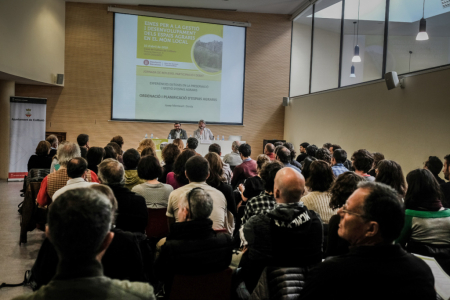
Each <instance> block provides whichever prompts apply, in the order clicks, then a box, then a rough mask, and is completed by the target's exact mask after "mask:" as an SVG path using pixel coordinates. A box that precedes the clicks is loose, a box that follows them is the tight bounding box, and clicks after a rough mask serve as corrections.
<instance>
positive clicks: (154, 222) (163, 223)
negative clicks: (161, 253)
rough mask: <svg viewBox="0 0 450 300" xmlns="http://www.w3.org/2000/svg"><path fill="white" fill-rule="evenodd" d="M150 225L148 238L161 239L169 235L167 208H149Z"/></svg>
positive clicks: (147, 230) (146, 230) (148, 225)
mask: <svg viewBox="0 0 450 300" xmlns="http://www.w3.org/2000/svg"><path fill="white" fill-rule="evenodd" d="M147 212H148V223H147V228H146V229H145V233H146V234H147V236H148V237H153V238H157V239H161V238H163V237H166V236H167V235H168V234H169V225H168V224H167V216H166V212H167V209H166V208H147Z"/></svg>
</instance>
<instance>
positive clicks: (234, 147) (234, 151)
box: [223, 141, 242, 170]
mask: <svg viewBox="0 0 450 300" xmlns="http://www.w3.org/2000/svg"><path fill="white" fill-rule="evenodd" d="M240 146H241V143H240V142H239V141H233V143H232V144H231V153H228V154H226V155H225V156H224V157H223V162H224V163H226V164H229V165H230V168H231V170H234V168H235V167H236V166H238V165H240V164H242V158H241V155H240V154H239V147H240Z"/></svg>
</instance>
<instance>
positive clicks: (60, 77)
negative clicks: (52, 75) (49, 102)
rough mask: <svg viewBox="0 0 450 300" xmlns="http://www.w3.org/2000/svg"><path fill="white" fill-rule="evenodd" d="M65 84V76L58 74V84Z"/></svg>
mask: <svg viewBox="0 0 450 300" xmlns="http://www.w3.org/2000/svg"><path fill="white" fill-rule="evenodd" d="M63 82H64V74H58V75H57V76H56V83H57V84H63Z"/></svg>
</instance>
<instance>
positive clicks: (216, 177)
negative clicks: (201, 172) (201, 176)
mask: <svg viewBox="0 0 450 300" xmlns="http://www.w3.org/2000/svg"><path fill="white" fill-rule="evenodd" d="M205 158H206V160H207V161H208V163H209V177H208V178H207V179H206V183H207V184H209V185H210V186H212V187H217V186H219V185H220V183H221V182H223V181H224V180H225V177H224V176H223V162H222V160H221V159H220V156H219V155H218V154H217V153H216V152H209V153H208V154H206V155H205Z"/></svg>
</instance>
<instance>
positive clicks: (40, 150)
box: [27, 141, 52, 172]
mask: <svg viewBox="0 0 450 300" xmlns="http://www.w3.org/2000/svg"><path fill="white" fill-rule="evenodd" d="M49 152H50V143H49V142H47V141H40V142H39V144H38V145H37V147H36V154H33V155H31V157H30V159H29V160H28V165H27V166H28V172H29V171H30V170H31V169H50V166H51V165H52V158H51V157H50V156H48V154H49Z"/></svg>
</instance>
